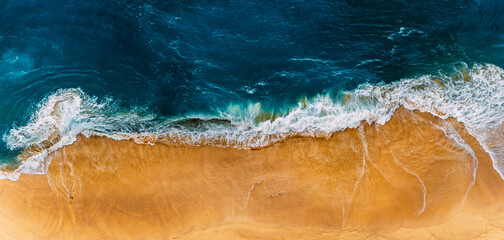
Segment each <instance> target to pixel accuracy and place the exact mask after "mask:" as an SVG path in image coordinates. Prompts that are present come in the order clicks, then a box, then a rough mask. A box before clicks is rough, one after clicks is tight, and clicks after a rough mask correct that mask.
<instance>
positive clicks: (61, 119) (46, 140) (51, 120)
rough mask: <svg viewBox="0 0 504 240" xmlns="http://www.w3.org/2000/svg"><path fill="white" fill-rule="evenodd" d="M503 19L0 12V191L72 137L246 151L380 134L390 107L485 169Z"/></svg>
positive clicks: (496, 106) (303, 9)
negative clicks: (451, 136)
mask: <svg viewBox="0 0 504 240" xmlns="http://www.w3.org/2000/svg"><path fill="white" fill-rule="evenodd" d="M503 11H504V3H503V2H501V1H378V2H377V1H250V0H247V1H241V0H238V1H113V2H112V1H106V2H103V1H49V2H48V1H25V0H16V1H7V0H5V1H1V2H0V132H1V134H2V138H1V139H2V140H1V141H0V163H1V164H2V165H1V166H2V168H3V169H4V171H3V173H2V174H1V176H0V177H1V178H8V179H12V180H14V179H17V177H19V174H20V173H38V174H42V173H45V171H46V167H47V156H48V155H49V154H50V153H52V152H54V151H56V150H57V149H59V148H61V147H62V146H66V145H69V144H71V143H73V142H75V141H76V139H77V136H78V135H81V134H82V135H85V136H88V137H89V136H93V135H97V136H106V137H109V138H113V139H117V140H121V139H134V140H135V139H136V140H138V139H139V138H142V139H144V138H145V137H149V138H151V140H152V141H150V142H149V144H153V142H155V141H157V140H156V139H159V138H161V137H164V138H169V139H170V141H169V142H174V143H175V142H176V143H182V144H189V145H195V146H199V145H215V146H219V147H234V148H244V149H250V148H257V147H263V146H267V145H269V144H272V143H275V142H278V141H281V140H283V139H285V138H288V137H289V136H315V137H320V136H327V134H330V133H332V132H336V131H342V130H345V129H347V128H356V127H358V126H359V125H360V124H361V123H362V122H368V123H370V124H372V123H378V124H384V123H386V122H387V121H388V120H389V119H390V117H391V116H392V115H393V113H394V111H395V110H396V109H397V108H399V107H400V106H403V107H406V108H407V109H417V110H420V111H422V112H429V113H431V114H434V115H436V116H439V117H442V118H448V117H453V118H456V119H457V120H458V121H460V122H462V123H464V124H465V125H466V127H467V128H468V129H469V132H470V133H471V135H473V136H474V137H476V138H478V140H480V142H481V143H482V145H484V146H486V149H487V151H488V152H490V153H492V154H493V156H494V157H493V160H494V163H497V162H499V158H500V156H499V152H500V150H498V149H500V146H495V144H487V145H488V146H487V145H485V142H489V141H491V140H489V139H491V138H499V137H500V135H495V134H493V135H492V134H486V132H489V131H490V130H488V129H493V127H495V126H499V124H502V120H504V116H503V114H504V70H503V69H502V68H501V67H503V66H504V54H503V53H504V34H503V32H502V31H501V30H500V29H504V15H503V14H501V13H502V12H503ZM490 132H491V131H490ZM138 141H139V140H138ZM142 141H143V140H142ZM497 165H498V164H497ZM497 165H496V166H497ZM497 168H498V166H497ZM500 172H501V173H502V171H500Z"/></svg>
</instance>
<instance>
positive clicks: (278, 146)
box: [0, 108, 504, 239]
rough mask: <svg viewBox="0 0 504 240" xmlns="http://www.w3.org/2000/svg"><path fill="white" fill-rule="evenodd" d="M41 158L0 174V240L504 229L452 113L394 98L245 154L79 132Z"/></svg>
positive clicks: (491, 186)
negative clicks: (349, 125)
mask: <svg viewBox="0 0 504 240" xmlns="http://www.w3.org/2000/svg"><path fill="white" fill-rule="evenodd" d="M452 130H453V131H452ZM447 132H450V134H451V135H450V136H447V135H446V133H447ZM461 139H462V142H464V143H466V145H468V146H470V149H466V148H465V147H464V146H463V144H462V145H461V144H460V140H461ZM457 141H459V142H457ZM471 151H473V153H471ZM473 154H474V156H476V158H477V162H475V161H474V159H473ZM51 156H52V157H54V159H53V160H52V162H51V164H50V166H49V170H48V173H47V175H28V174H22V175H21V177H20V179H19V180H18V181H15V182H13V181H9V180H0V202H1V203H2V205H1V206H0V226H6V229H7V230H5V231H0V238H2V239H33V238H44V237H45V238H50V239H98V238H102V239H103V238H105V239H114V238H120V239H139V238H149V239H163V238H164V239H166V238H168V239H175V238H182V239H205V238H208V239H211V238H212V237H215V236H217V235H219V236H222V239H226V238H227V239H237V238H239V237H241V238H242V239H252V238H255V239H269V238H271V237H272V236H273V235H274V236H279V238H282V237H281V236H284V238H287V239H296V238H306V239H310V238H313V239H316V238H317V237H320V236H326V237H330V236H339V237H341V238H345V239H347V238H348V239H353V238H360V237H364V236H378V237H379V239H381V238H382V239H389V238H390V239H392V238H400V237H406V236H413V237H416V238H418V239H426V238H428V237H429V236H430V235H428V234H430V232H439V234H444V232H447V231H446V229H456V232H451V231H448V232H449V233H450V234H452V235H453V234H456V236H459V237H460V239H475V238H477V237H484V236H475V235H471V234H474V233H477V232H478V231H483V230H484V229H493V230H492V231H494V233H504V231H501V230H499V228H498V227H495V226H503V225H504V224H500V223H499V221H501V220H504V207H502V208H501V207H499V206H498V205H499V204H498V203H499V202H500V200H504V194H500V192H502V191H501V190H504V181H503V180H502V179H501V178H500V176H499V174H498V173H497V172H496V171H495V170H494V169H493V167H492V162H491V159H490V158H489V156H488V154H487V153H486V152H485V151H484V150H483V149H482V148H481V146H480V145H479V143H478V142H477V141H476V140H475V139H474V138H473V137H472V136H470V135H469V134H468V133H467V131H466V130H465V127H464V126H463V125H462V124H461V123H458V122H457V121H455V120H454V119H448V120H442V119H440V118H437V117H434V116H432V115H430V114H427V113H421V112H419V111H408V110H405V109H403V108H400V109H399V110H397V111H396V113H395V114H394V116H393V117H392V119H391V120H390V121H388V122H387V123H386V124H385V125H377V124H373V125H367V124H366V123H364V124H363V125H362V126H361V127H359V128H357V129H347V130H345V131H342V132H335V133H333V134H332V136H331V138H330V139H321V138H310V137H302V138H288V139H286V140H285V141H282V142H279V143H275V144H273V145H271V146H268V147H265V148H261V149H257V150H244V149H236V148H219V147H212V146H201V147H189V146H169V145H165V144H156V145H155V146H150V145H141V144H137V143H134V142H133V141H115V140H112V139H107V138H103V137H91V138H85V137H82V136H80V137H79V139H78V141H77V142H75V143H73V144H72V145H69V146H65V147H63V148H61V149H59V150H58V151H56V152H55V153H53V154H52V155H51ZM475 174H476V179H474V176H475ZM466 196H467V198H466ZM473 220H475V221H477V223H478V224H472V223H471V222H472V221H473ZM501 222H502V221H501ZM476 230H477V231H476ZM499 231H500V232H499ZM29 233H30V234H32V235H30V236H27V235H28V234H29ZM25 234H26V235H25ZM431 235H432V236H435V235H434V234H431ZM449 237H450V236H448V238H449Z"/></svg>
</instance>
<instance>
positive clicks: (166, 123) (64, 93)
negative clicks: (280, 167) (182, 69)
mask: <svg viewBox="0 0 504 240" xmlns="http://www.w3.org/2000/svg"><path fill="white" fill-rule="evenodd" d="M400 106H403V107H405V108H406V109H409V110H420V111H422V112H427V113H430V114H433V115H435V116H438V117H440V118H443V119H446V118H450V117H453V118H456V119H457V120H458V121H459V122H462V123H464V125H465V126H466V128H467V130H468V131H469V133H470V134H471V135H472V136H474V137H475V138H476V139H477V140H478V141H479V142H480V144H481V145H482V146H483V148H484V149H485V150H486V151H487V152H488V153H489V154H490V156H491V157H492V160H493V162H494V168H495V169H496V170H497V171H498V172H499V173H500V174H501V176H504V175H503V174H504V162H503V161H504V147H503V145H502V143H501V142H502V141H500V139H502V138H503V137H504V130H503V129H502V122H503V120H504V70H503V69H501V68H499V67H497V66H495V65H491V64H485V65H475V66H473V67H472V68H467V67H463V68H459V69H457V71H456V73H455V74H450V75H441V74H440V75H436V76H434V75H424V76H420V77H416V78H410V79H404V80H401V81H398V82H393V83H388V84H385V83H382V84H375V85H372V84H362V85H360V86H359V87H357V88H356V89H355V90H352V91H344V92H339V93H337V94H325V95H322V94H321V95H317V96H315V97H313V98H310V99H307V98H302V99H301V100H300V101H299V102H298V104H297V105H296V106H292V107H291V109H288V110H286V111H284V112H281V113H275V112H268V111H267V110H265V109H263V108H262V107H261V104H260V103H255V104H249V105H246V106H244V105H239V104H238V105H233V104H231V105H229V106H228V107H227V108H226V109H222V110H221V111H220V112H219V113H218V114H215V115H209V116H204V117H201V116H196V117H184V118H164V117H161V116H159V115H156V114H155V113H153V111H150V110H149V109H147V108H141V107H135V108H128V107H124V106H121V104H119V103H117V102H116V101H115V100H114V99H112V98H104V99H99V98H97V97H94V96H89V95H87V94H86V93H84V92H83V91H82V90H81V89H60V90H58V91H57V92H55V93H53V94H51V95H49V96H47V97H46V98H45V99H44V100H43V101H41V102H40V103H39V105H38V107H37V110H36V112H35V113H34V114H33V115H32V117H31V119H30V121H29V123H28V124H27V125H25V126H21V127H14V128H12V129H11V130H10V131H8V132H7V133H5V134H4V136H3V140H4V141H5V142H6V144H7V146H8V147H9V148H10V149H11V150H21V151H22V153H21V154H20V155H19V156H18V161H19V162H20V165H19V167H17V168H16V169H14V170H10V171H7V170H5V171H3V172H0V179H2V178H3V179H11V180H16V179H17V178H18V177H19V175H20V174H21V173H32V174H44V173H45V172H46V171H47V168H48V166H49V163H50V159H49V156H50V153H52V152H54V151H56V150H57V149H59V148H61V147H63V146H66V145H69V144H72V143H73V142H75V141H76V140H77V136H79V135H84V136H86V137H90V136H105V137H109V138H113V139H116V140H126V139H130V140H134V141H135V142H137V143H145V144H155V143H158V142H161V143H165V144H182V145H193V146H199V145H214V146H218V147H235V148H245V149H254V148H261V147H265V146H268V145H270V144H272V143H275V142H279V141H282V140H285V139H286V138H289V137H293V136H303V137H330V136H331V133H333V132H336V131H342V130H345V129H347V128H356V127H358V126H359V125H361V124H362V123H363V122H367V123H368V124H373V123H376V124H385V123H386V122H387V121H388V120H389V119H390V118H391V117H392V115H393V114H394V111H395V110H396V109H398V108H399V107H400Z"/></svg>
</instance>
